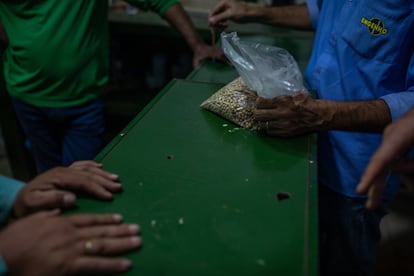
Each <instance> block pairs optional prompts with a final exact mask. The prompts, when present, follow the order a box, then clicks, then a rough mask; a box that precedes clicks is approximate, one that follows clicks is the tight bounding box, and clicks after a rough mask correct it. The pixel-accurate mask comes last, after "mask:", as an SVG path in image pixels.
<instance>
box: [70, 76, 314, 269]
mask: <svg viewBox="0 0 414 276" xmlns="http://www.w3.org/2000/svg"><path fill="white" fill-rule="evenodd" d="M221 86H222V85H221V84H212V83H201V82H194V81H188V80H173V81H171V82H170V83H169V84H168V85H167V86H166V87H165V88H164V89H163V91H161V92H160V94H159V95H158V97H157V98H155V99H154V100H153V101H152V102H151V103H150V104H149V105H148V106H147V107H146V108H145V109H144V110H143V111H142V112H140V113H139V114H138V115H137V117H136V118H134V120H132V121H131V123H130V124H129V125H128V126H127V127H126V128H125V129H124V131H123V132H122V133H120V134H119V136H117V137H116V138H115V139H114V140H113V141H112V142H111V143H110V144H109V145H108V146H107V147H106V148H105V149H104V150H103V151H102V152H101V153H100V154H99V155H98V157H97V160H99V161H101V162H103V164H104V167H105V168H106V169H107V170H109V171H112V172H115V173H117V174H119V175H120V176H121V181H122V183H123V187H124V192H123V193H121V194H118V195H116V196H115V199H114V201H112V202H109V203H108V202H100V201H96V200H93V199H89V198H81V199H79V204H78V205H79V208H78V209H77V211H76V212H80V213H84V212H99V213H103V212H118V213H121V214H123V216H124V220H125V221H126V222H134V223H139V224H140V225H141V229H142V237H143V242H144V246H143V248H142V249H141V250H140V251H138V252H133V253H130V254H128V255H127V257H129V258H131V259H132V260H133V264H134V266H133V268H132V270H130V271H129V272H128V273H127V275H145V276H147V275H206V276H207V275H209V276H214V275H246V276H247V275H249V276H251V275H317V259H318V258H317V198H316V197H317V193H316V178H315V163H314V158H315V156H314V149H315V139H314V136H306V137H302V138H296V139H277V138H271V137H268V136H265V135H261V134H260V133H257V132H255V131H251V130H246V129H240V128H237V126H235V125H234V124H232V123H230V122H228V121H226V120H224V119H222V118H221V117H219V116H217V115H215V114H213V113H211V112H209V111H206V110H203V109H201V108H200V107H199V105H200V103H201V102H202V101H204V100H205V99H206V98H208V97H209V96H210V95H211V94H213V93H214V92H215V91H217V90H218V89H219V88H220V87H221ZM280 192H282V193H289V195H290V198H288V199H285V200H278V198H277V195H278V193H280Z"/></svg>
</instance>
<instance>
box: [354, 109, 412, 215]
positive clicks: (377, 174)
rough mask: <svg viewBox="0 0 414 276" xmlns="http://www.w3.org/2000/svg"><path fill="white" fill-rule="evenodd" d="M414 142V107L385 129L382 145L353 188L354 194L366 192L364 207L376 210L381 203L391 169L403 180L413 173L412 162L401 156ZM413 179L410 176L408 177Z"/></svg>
mask: <svg viewBox="0 0 414 276" xmlns="http://www.w3.org/2000/svg"><path fill="white" fill-rule="evenodd" d="M413 144H414V109H412V110H410V111H409V112H407V114H405V115H404V116H402V117H401V118H400V119H398V120H397V121H395V122H394V123H392V124H390V125H388V126H387V127H386V128H385V130H384V135H383V138H382V143H381V146H380V147H379V148H378V149H377V151H376V152H375V153H374V155H373V156H372V157H371V161H370V162H369V164H368V166H367V168H366V169H365V172H364V174H363V175H362V177H361V180H360V182H359V184H358V186H357V188H356V191H357V193H360V194H365V193H368V200H367V202H366V207H367V208H368V209H375V208H377V207H378V206H379V204H380V202H381V197H382V193H383V191H384V188H385V184H386V180H387V177H388V175H389V173H390V172H391V171H394V172H396V173H399V174H401V175H402V176H403V177H405V179H409V178H408V177H407V175H412V174H413V172H414V161H413V160H406V159H404V158H403V156H404V154H405V153H406V152H407V151H408V150H409V149H410V147H411V146H412V145H413ZM411 181H412V177H411Z"/></svg>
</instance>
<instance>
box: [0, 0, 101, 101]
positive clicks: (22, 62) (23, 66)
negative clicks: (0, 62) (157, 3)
mask: <svg viewBox="0 0 414 276" xmlns="http://www.w3.org/2000/svg"><path fill="white" fill-rule="evenodd" d="M107 9H108V3H107V2H106V1H102V0H88V1H83V0H74V1H61V0H4V1H1V2H0V18H1V21H2V23H3V25H4V27H5V29H6V32H7V36H8V39H9V46H8V48H7V49H6V53H5V68H4V70H5V79H6V85H7V89H8V90H9V93H10V94H11V95H12V96H14V97H16V98H19V99H20V100H23V101H25V102H27V103H29V104H33V105H36V106H44V107H63V106H73V105H78V104H82V103H84V102H87V101H89V100H92V99H94V98H96V97H97V94H99V93H100V92H99V90H101V89H102V86H103V85H104V83H105V82H106V81H107V67H108V42H107V38H108V34H107V31H108V30H107Z"/></svg>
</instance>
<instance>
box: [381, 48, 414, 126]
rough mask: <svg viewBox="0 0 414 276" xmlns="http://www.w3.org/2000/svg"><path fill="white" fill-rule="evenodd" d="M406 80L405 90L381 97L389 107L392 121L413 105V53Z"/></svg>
mask: <svg viewBox="0 0 414 276" xmlns="http://www.w3.org/2000/svg"><path fill="white" fill-rule="evenodd" d="M406 80H407V81H406V83H407V85H406V87H407V90H406V91H401V92H400V93H393V94H388V95H385V96H382V97H381V99H383V100H384V101H385V102H386V103H387V105H388V108H389V109H390V112H391V118H392V121H393V122H394V121H395V120H397V119H398V118H399V117H401V116H402V115H403V114H404V113H406V112H407V111H408V110H409V109H410V108H411V107H413V106H414V53H413V54H412V56H411V60H410V63H409V68H408V71H407V77H406Z"/></svg>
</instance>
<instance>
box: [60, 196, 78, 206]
mask: <svg viewBox="0 0 414 276" xmlns="http://www.w3.org/2000/svg"><path fill="white" fill-rule="evenodd" d="M75 200H76V197H75V196H74V195H72V194H65V195H64V196H63V201H64V202H65V204H72V203H74V202H75Z"/></svg>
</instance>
